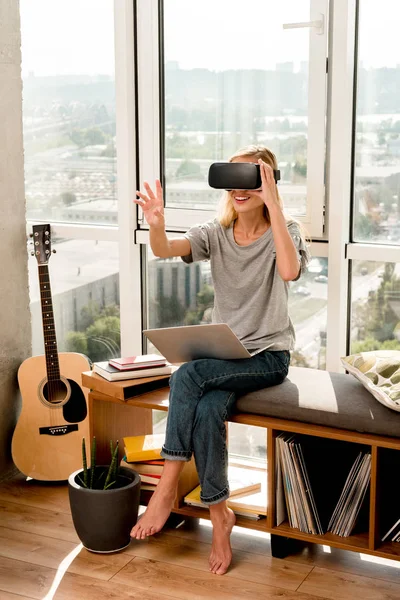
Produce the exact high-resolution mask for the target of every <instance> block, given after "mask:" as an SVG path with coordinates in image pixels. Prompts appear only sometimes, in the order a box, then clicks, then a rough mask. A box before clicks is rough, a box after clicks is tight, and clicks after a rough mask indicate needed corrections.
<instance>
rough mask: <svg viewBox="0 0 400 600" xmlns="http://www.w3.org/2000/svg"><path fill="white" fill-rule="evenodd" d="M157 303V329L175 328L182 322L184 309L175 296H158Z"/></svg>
mask: <svg viewBox="0 0 400 600" xmlns="http://www.w3.org/2000/svg"><path fill="white" fill-rule="evenodd" d="M158 302H159V307H158V327H175V326H176V325H180V324H181V323H182V322H183V320H184V318H185V308H184V307H183V306H182V304H181V303H180V302H179V300H178V298H176V296H171V297H168V296H163V295H160V297H159V300H158Z"/></svg>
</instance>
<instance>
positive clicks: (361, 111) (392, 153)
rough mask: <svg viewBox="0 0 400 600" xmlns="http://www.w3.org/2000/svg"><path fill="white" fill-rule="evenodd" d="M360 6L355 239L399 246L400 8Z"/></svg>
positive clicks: (367, 2)
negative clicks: (399, 39) (399, 29)
mask: <svg viewBox="0 0 400 600" xmlns="http://www.w3.org/2000/svg"><path fill="white" fill-rule="evenodd" d="M359 5H360V19H359V46H358V92H357V125H356V127H357V128H356V147H355V190H354V238H355V239H356V240H357V241H366V242H380V243H385V244H399V243H400V218H399V217H400V66H399V65H400V46H399V44H398V41H397V38H398V27H397V24H398V22H399V18H400V5H399V4H398V3H397V2H392V1H391V0H382V1H381V2H377V1H375V0H363V1H362V2H360V3H359Z"/></svg>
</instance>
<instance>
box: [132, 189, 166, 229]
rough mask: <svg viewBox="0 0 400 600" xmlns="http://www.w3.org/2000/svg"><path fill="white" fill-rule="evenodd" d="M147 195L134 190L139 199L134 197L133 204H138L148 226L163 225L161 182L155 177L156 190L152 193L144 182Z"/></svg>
mask: <svg viewBox="0 0 400 600" xmlns="http://www.w3.org/2000/svg"><path fill="white" fill-rule="evenodd" d="M144 187H145V189H146V192H147V195H146V194H142V193H141V192H138V191H137V192H136V195H137V196H139V198H140V200H139V199H137V198H135V199H134V202H135V204H138V205H139V206H140V207H141V208H142V210H143V214H144V217H145V219H146V221H147V224H148V225H150V227H164V226H165V220H164V202H163V193H162V187H161V183H160V181H159V180H158V179H156V192H155V193H154V192H153V190H152V189H151V187H150V186H149V184H148V183H147V181H145V182H144Z"/></svg>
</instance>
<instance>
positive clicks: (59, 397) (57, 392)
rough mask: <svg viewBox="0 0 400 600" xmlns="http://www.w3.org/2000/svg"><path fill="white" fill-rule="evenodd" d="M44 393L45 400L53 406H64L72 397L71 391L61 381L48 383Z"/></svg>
mask: <svg viewBox="0 0 400 600" xmlns="http://www.w3.org/2000/svg"><path fill="white" fill-rule="evenodd" d="M42 393H43V396H44V399H45V400H46V401H47V402H49V403H50V404H51V405H52V406H62V405H63V404H65V402H66V401H67V400H68V398H69V396H70V390H69V389H68V387H67V386H66V384H65V383H64V381H62V380H61V379H56V380H55V381H54V380H53V381H47V382H46V383H45V385H44V387H43V392H42Z"/></svg>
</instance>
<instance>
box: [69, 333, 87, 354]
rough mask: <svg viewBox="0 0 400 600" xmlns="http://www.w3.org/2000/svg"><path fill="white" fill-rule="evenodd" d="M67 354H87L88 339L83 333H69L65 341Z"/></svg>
mask: <svg viewBox="0 0 400 600" xmlns="http://www.w3.org/2000/svg"><path fill="white" fill-rule="evenodd" d="M65 346H66V350H67V352H78V353H79V354H87V353H88V348H87V339H86V335H85V334H84V333H83V332H82V331H69V332H68V333H67V337H66V339H65Z"/></svg>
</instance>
